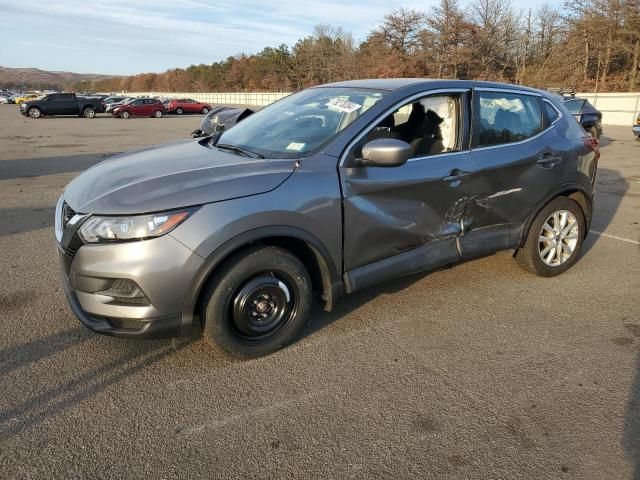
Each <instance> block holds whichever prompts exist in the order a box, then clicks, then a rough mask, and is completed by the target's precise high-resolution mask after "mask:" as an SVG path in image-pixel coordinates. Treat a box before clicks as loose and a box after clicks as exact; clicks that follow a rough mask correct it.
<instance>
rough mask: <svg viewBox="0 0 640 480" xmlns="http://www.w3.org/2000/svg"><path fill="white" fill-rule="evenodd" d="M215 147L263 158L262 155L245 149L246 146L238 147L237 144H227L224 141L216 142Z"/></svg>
mask: <svg viewBox="0 0 640 480" xmlns="http://www.w3.org/2000/svg"><path fill="white" fill-rule="evenodd" d="M216 147H218V148H221V149H223V150H229V151H230V152H236V153H240V154H242V155H244V156H246V157H251V158H264V155H260V154H259V153H256V152H252V151H251V150H247V149H246V148H242V147H238V146H237V145H228V144H226V143H218V144H217V145H216Z"/></svg>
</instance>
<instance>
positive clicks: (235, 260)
mask: <svg viewBox="0 0 640 480" xmlns="http://www.w3.org/2000/svg"><path fill="white" fill-rule="evenodd" d="M310 309H311V279H310V278H309V273H308V272H307V270H306V269H305V267H304V265H303V264H302V262H301V261H300V260H299V259H298V258H297V257H296V256H295V255H293V254H292V253H291V252H289V251H288V250H285V249H282V248H279V247H274V246H257V247H253V248H250V249H248V250H243V251H241V252H239V253H237V254H235V255H233V256H232V257H231V258H229V259H228V260H227V261H226V262H225V263H224V264H223V266H222V267H221V268H220V269H219V271H217V272H216V273H215V274H214V276H213V277H212V278H211V279H210V281H209V285H208V287H207V290H206V291H205V294H204V301H203V304H202V312H201V315H202V319H203V321H204V336H205V339H206V340H207V342H209V343H210V344H211V345H213V346H217V347H220V348H221V349H223V350H224V351H226V352H228V353H230V354H232V355H235V356H238V357H245V358H250V357H259V356H262V355H267V354H269V353H272V352H274V351H276V350H279V349H280V348H282V347H284V346H286V345H288V344H290V343H292V342H293V341H294V340H295V339H296V338H298V336H299V335H300V334H301V332H302V330H303V328H304V326H305V324H306V321H307V317H308V315H309V311H310Z"/></svg>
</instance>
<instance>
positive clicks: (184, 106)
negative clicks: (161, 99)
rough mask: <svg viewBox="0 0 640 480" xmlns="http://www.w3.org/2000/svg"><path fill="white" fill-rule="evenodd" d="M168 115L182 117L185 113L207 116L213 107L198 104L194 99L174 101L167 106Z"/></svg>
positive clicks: (206, 104)
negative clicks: (172, 114)
mask: <svg viewBox="0 0 640 480" xmlns="http://www.w3.org/2000/svg"><path fill="white" fill-rule="evenodd" d="M166 107H167V113H175V114H176V115H182V114H183V113H201V114H203V115H206V114H207V113H209V112H210V111H211V105H209V104H208V103H203V102H198V101H197V100H193V99H192V98H179V99H172V100H169V102H168V103H167V104H166Z"/></svg>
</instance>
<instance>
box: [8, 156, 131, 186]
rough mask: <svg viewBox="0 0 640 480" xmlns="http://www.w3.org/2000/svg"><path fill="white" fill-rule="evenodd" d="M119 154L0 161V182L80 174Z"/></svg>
mask: <svg viewBox="0 0 640 480" xmlns="http://www.w3.org/2000/svg"><path fill="white" fill-rule="evenodd" d="M118 153H120V152H106V153H95V154H91V153H88V154H80V155H64V156H60V157H40V158H29V159H25V158H18V159H16V160H0V180H14V179H18V178H27V177H39V176H43V175H56V174H59V173H70V172H80V171H82V170H86V169H87V168H89V167H91V166H93V165H95V164H96V163H99V162H101V161H102V160H104V159H106V158H109V157H112V156H113V155H117V154H118Z"/></svg>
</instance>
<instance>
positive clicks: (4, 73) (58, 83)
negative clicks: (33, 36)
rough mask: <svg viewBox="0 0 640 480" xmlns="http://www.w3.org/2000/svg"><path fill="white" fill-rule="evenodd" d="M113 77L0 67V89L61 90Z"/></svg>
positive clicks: (112, 76)
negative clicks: (77, 84)
mask: <svg viewBox="0 0 640 480" xmlns="http://www.w3.org/2000/svg"><path fill="white" fill-rule="evenodd" d="M114 77H115V75H98V74H92V73H72V72H49V71H46V70H40V69H38V68H8V67H1V66H0V88H25V89H31V88H33V89H53V90H62V89H64V88H65V87H70V86H72V85H73V84H76V83H79V82H84V81H91V80H104V79H108V78H114Z"/></svg>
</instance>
